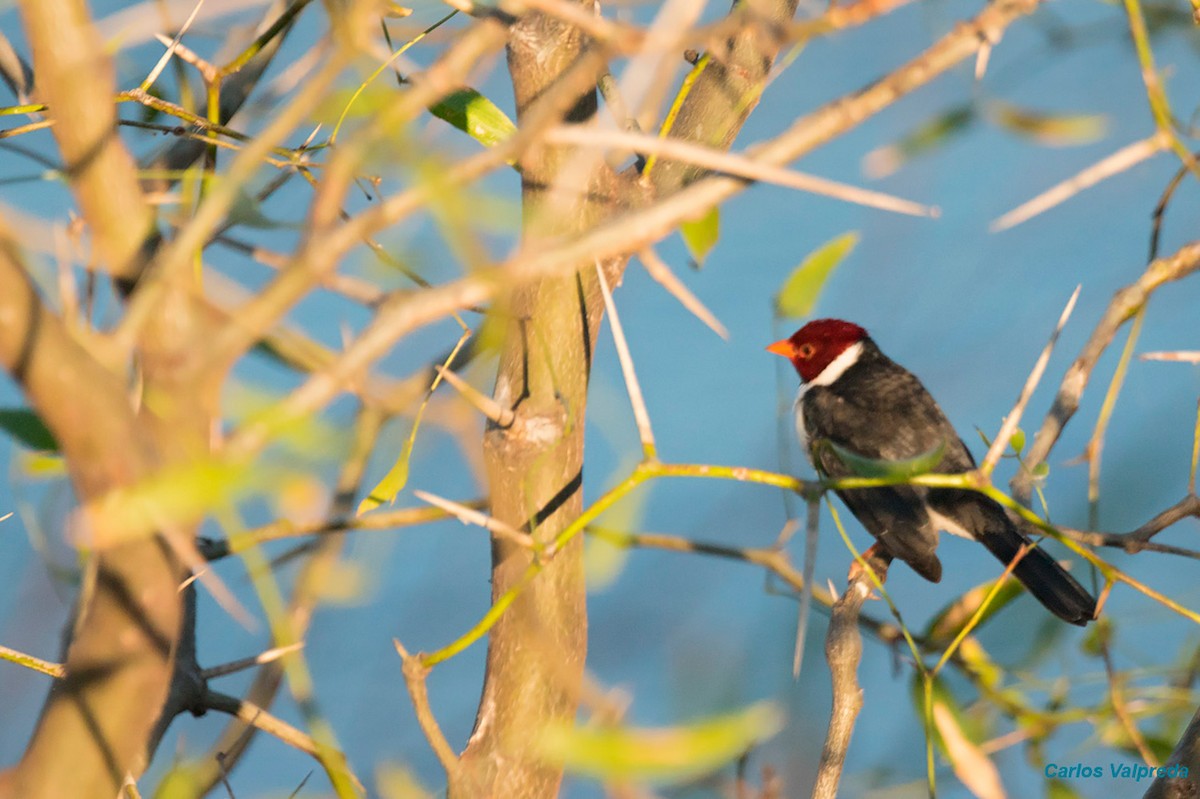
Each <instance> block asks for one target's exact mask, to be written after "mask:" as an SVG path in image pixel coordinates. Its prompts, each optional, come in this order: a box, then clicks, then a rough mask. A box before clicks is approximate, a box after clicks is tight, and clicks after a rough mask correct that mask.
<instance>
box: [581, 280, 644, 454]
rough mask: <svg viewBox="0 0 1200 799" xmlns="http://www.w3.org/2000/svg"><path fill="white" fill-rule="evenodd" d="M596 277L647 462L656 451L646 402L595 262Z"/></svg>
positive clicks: (622, 332)
mask: <svg viewBox="0 0 1200 799" xmlns="http://www.w3.org/2000/svg"><path fill="white" fill-rule="evenodd" d="M596 277H597V278H598V280H599V281H600V293H601V295H602V296H603V297H604V308H605V310H606V311H607V313H608V324H609V326H610V327H611V329H612V337H613V343H614V344H615V345H616V347H617V358H618V359H619V360H620V361H621V374H622V375H623V376H624V377H625V389H626V390H627V391H628V392H629V404H630V405H632V406H633V418H634V419H635V420H636V421H637V429H638V438H640V439H641V441H642V455H643V456H644V457H645V458H646V459H647V460H654V459H655V458H656V457H657V451H656V448H655V446H654V431H653V430H652V429H651V428H650V413H649V411H647V410H646V400H645V399H644V398H643V397H642V387H641V385H640V384H639V383H638V379H637V373H636V372H635V371H634V368H633V356H631V355H630V354H629V343H628V342H627V341H626V340H625V331H624V330H623V329H622V328H621V319H620V317H619V316H617V306H616V303H614V302H613V298H612V292H611V291H609V288H608V278H606V277H605V276H604V268H603V267H602V266H601V265H600V262H599V261H597V262H596Z"/></svg>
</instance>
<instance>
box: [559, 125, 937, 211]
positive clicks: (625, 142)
mask: <svg viewBox="0 0 1200 799" xmlns="http://www.w3.org/2000/svg"><path fill="white" fill-rule="evenodd" d="M546 140H547V141H548V142H550V143H552V144H576V145H583V146H589V147H611V148H619V149H622V150H635V151H637V152H639V153H653V154H655V155H658V156H662V157H663V158H664V159H669V160H672V161H679V162H681V163H686V164H691V165H693V166H700V167H704V168H705V169H711V170H713V171H715V172H721V173H723V174H726V175H731V176H735V177H741V178H745V179H747V180H753V181H761V182H763V183H773V184H775V185H777V186H784V187H786V188H789V189H796V190H798V191H806V192H810V193H812V194H819V195H822V196H825V197H831V198H833V199H835V200H842V201H844V202H848V203H856V204H858V205H864V206H867V207H869V208H878V209H880V210H884V211H894V212H896V213H899V214H909V215H911V216H927V217H933V218H936V217H937V216H938V215H939V214H940V211H939V210H938V209H937V208H936V207H933V206H928V205H921V204H920V203H915V202H912V201H911V200H904V199H901V198H899V197H893V196H891V195H889V194H884V193H882V192H878V191H871V190H869V189H861V188H859V187H857V186H850V185H848V184H845V183H839V182H838V181H835V180H829V179H827V178H821V177H817V176H816V175H807V174H805V173H803V172H796V171H793V170H790V169H784V168H783V167H777V166H772V165H771V164H768V163H764V162H762V161H759V160H756V159H754V158H750V157H747V156H744V155H739V154H737V153H730V152H726V151H724V150H716V149H713V148H711V147H704V146H702V145H699V144H693V143H691V142H687V141H681V140H679V139H672V138H659V137H658V136H650V135H648V134H645V133H634V132H632V131H618V130H600V129H597V128H591V127H586V126H583V125H570V126H565V127H558V128H552V129H551V130H548V131H546Z"/></svg>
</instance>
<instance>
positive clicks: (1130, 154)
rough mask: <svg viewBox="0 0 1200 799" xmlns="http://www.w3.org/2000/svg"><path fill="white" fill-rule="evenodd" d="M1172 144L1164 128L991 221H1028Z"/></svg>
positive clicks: (1004, 225)
mask: <svg viewBox="0 0 1200 799" xmlns="http://www.w3.org/2000/svg"><path fill="white" fill-rule="evenodd" d="M1169 146H1170V142H1169V141H1168V139H1167V137H1165V136H1164V135H1163V134H1162V132H1161V131H1160V132H1158V133H1155V134H1154V135H1153V136H1150V137H1149V138H1146V139H1142V140H1141V141H1137V142H1134V143H1133V144H1130V145H1128V146H1126V147H1122V148H1121V149H1120V150H1117V151H1116V152H1115V153H1113V154H1112V155H1110V156H1108V157H1107V158H1103V159H1101V160H1100V161H1097V162H1096V163H1094V164H1092V165H1091V166H1089V167H1088V168H1087V169H1085V170H1083V171H1082V172H1080V173H1079V174H1077V175H1075V176H1074V177H1071V178H1068V179H1067V180H1064V181H1063V182H1062V183H1059V184H1057V185H1056V186H1053V187H1052V188H1050V189H1047V190H1046V191H1044V192H1042V193H1041V194H1039V195H1038V196H1036V197H1034V198H1033V199H1032V200H1028V201H1026V202H1024V203H1021V204H1020V205H1018V206H1017V207H1016V208H1014V209H1012V210H1011V211H1009V212H1008V213H1006V214H1004V215H1003V216H1000V217H998V218H997V219H996V220H995V221H994V222H992V224H991V231H992V232H993V233H998V232H1000V231H1002V230H1008V229H1009V228H1011V227H1016V226H1017V225H1019V224H1021V223H1022V222H1027V221H1029V220H1030V219H1032V218H1033V217H1035V216H1037V215H1038V214H1040V213H1043V212H1045V211H1048V210H1049V209H1051V208H1053V207H1054V206H1056V205H1058V204H1059V203H1063V202H1066V201H1067V200H1069V199H1070V198H1072V197H1074V196H1075V195H1076V194H1078V193H1079V192H1081V191H1083V190H1084V189H1090V188H1091V187H1092V186H1095V185H1096V184H1097V183H1099V182H1100V181H1102V180H1106V179H1107V178H1110V177H1112V176H1113V175H1119V174H1120V173H1122V172H1124V171H1126V170H1128V169H1131V168H1133V167H1134V166H1136V165H1138V164H1140V163H1141V162H1142V161H1145V160H1146V159H1147V158H1149V157H1150V156H1152V155H1154V154H1155V153H1158V152H1161V151H1162V150H1165V149H1166V148H1167V147H1169Z"/></svg>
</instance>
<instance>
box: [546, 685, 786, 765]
mask: <svg viewBox="0 0 1200 799" xmlns="http://www.w3.org/2000/svg"><path fill="white" fill-rule="evenodd" d="M782 726H783V718H782V715H781V714H780V712H779V711H778V709H776V707H775V706H774V705H773V704H771V703H769V702H760V703H757V704H754V705H751V706H749V707H747V708H745V709H743V710H739V711H736V712H733V713H729V714H725V715H721V716H714V717H712V718H708V719H704V720H701V721H698V722H694V723H692V724H687V725H681V726H677V727H662V728H655V729H646V728H641V729H638V728H632V727H575V726H571V725H563V724H559V725H553V726H551V727H549V728H548V729H547V730H546V732H545V733H543V735H542V736H541V739H540V741H539V744H540V749H541V752H542V754H543V755H544V756H545V757H546V758H547V759H548V760H551V761H553V762H555V763H560V764H562V765H563V766H564V767H565V768H566V770H567V771H570V772H574V773H579V774H586V775H589V776H592V777H596V778H598V779H602V780H625V779H633V780H646V781H653V782H658V783H677V782H683V781H687V780H691V779H694V778H696V777H699V776H702V775H704V774H709V773H711V772H712V771H714V770H715V769H717V768H719V767H721V766H723V765H725V764H726V763H728V762H729V761H731V760H733V759H734V758H736V757H739V756H740V755H742V754H743V753H744V752H745V751H746V750H747V749H749V748H750V747H751V746H752V745H754V744H755V743H758V742H759V741H762V740H765V739H767V738H769V737H771V736H772V735H774V734H775V733H777V732H778V731H779V730H780V729H781V728H782Z"/></svg>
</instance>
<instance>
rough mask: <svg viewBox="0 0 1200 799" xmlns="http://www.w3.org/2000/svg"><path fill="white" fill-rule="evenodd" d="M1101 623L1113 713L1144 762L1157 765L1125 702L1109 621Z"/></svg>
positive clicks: (1101, 649) (1102, 654)
mask: <svg viewBox="0 0 1200 799" xmlns="http://www.w3.org/2000/svg"><path fill="white" fill-rule="evenodd" d="M1100 623H1101V624H1103V625H1105V626H1104V628H1103V629H1102V630H1100V632H1099V633H1098V635H1097V638H1098V639H1099V643H1100V657H1101V659H1103V660H1104V673H1105V675H1106V676H1107V677H1108V699H1109V702H1110V703H1111V704H1112V709H1113V713H1115V714H1116V716H1117V721H1118V722H1120V724H1121V727H1123V728H1124V730H1125V734H1126V735H1128V736H1129V740H1131V741H1133V745H1134V747H1136V748H1137V750H1138V754H1139V755H1141V756H1142V762H1143V763H1145V764H1146V765H1147V766H1151V767H1154V766H1157V765H1158V758H1157V757H1156V756H1155V754H1154V752H1153V751H1151V749H1150V746H1149V745H1148V744H1147V743H1146V738H1145V736H1144V735H1142V731H1141V730H1139V729H1138V728H1137V724H1136V723H1135V722H1134V720H1133V717H1132V716H1131V715H1130V714H1129V708H1128V706H1127V705H1126V703H1125V691H1124V686H1123V684H1122V683H1123V682H1124V677H1123V675H1120V674H1118V673H1117V670H1116V668H1115V667H1114V666H1113V661H1112V651H1111V644H1110V641H1109V638H1110V636H1111V634H1112V633H1111V629H1110V628H1109V626H1108V623H1107V621H1105V620H1101V622H1100Z"/></svg>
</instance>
